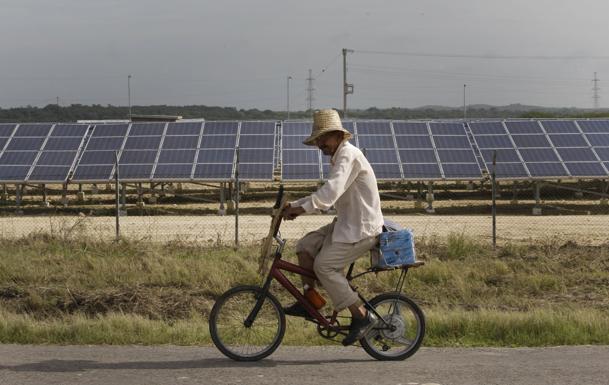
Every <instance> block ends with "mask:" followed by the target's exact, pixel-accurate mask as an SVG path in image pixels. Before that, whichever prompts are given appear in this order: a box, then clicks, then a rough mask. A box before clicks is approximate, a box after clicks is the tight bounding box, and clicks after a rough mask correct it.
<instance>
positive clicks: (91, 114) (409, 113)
mask: <svg viewBox="0 0 609 385" xmlns="http://www.w3.org/2000/svg"><path fill="white" fill-rule="evenodd" d="M132 113H133V114H138V115H179V116H182V117H183V118H185V119H192V118H204V119H206V120H225V119H236V120H245V119H265V120H266V119H277V120H281V119H285V118H286V115H287V114H286V112H284V111H271V110H258V109H248V110H245V109H237V108H235V107H217V106H199V105H192V106H167V105H155V106H133V107H132ZM310 116H311V114H310V112H306V111H293V112H290V118H291V119H305V118H309V117H310ZM348 116H349V117H350V118H354V119H461V118H463V107H446V106H422V107H417V108H397V107H393V108H382V109H381V108H376V107H370V108H367V109H355V110H349V111H348ZM127 117H128V108H127V107H123V106H111V105H108V106H102V105H98V104H94V105H82V104H72V105H70V106H65V107H64V106H57V105H54V104H49V105H47V106H45V107H32V106H27V107H18V108H8V109H2V108H0V122H75V121H76V120H97V119H126V118H127ZM601 117H603V118H604V117H609V109H599V110H594V109H582V108H574V107H561V108H551V107H539V106H527V105H522V104H510V105H507V106H491V105H486V104H475V105H471V106H467V118H470V119H473V118H601Z"/></svg>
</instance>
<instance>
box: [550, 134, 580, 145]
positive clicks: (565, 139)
mask: <svg viewBox="0 0 609 385" xmlns="http://www.w3.org/2000/svg"><path fill="white" fill-rule="evenodd" d="M549 136H550V140H551V141H552V144H553V145H554V146H555V147H588V143H587V142H586V139H584V137H583V136H582V135H581V134H559V135H556V134H554V135H549Z"/></svg>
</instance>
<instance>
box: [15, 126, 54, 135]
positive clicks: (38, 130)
mask: <svg viewBox="0 0 609 385" xmlns="http://www.w3.org/2000/svg"><path fill="white" fill-rule="evenodd" d="M51 127H53V125H52V124H38V123H36V124H20V125H19V127H17V131H15V134H14V135H13V136H42V137H46V136H47V135H48V134H49V132H50V131H51Z"/></svg>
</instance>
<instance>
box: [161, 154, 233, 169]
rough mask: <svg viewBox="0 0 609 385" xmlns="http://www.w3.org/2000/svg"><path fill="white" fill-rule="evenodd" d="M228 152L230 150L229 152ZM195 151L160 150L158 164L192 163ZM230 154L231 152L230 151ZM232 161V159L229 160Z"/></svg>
mask: <svg viewBox="0 0 609 385" xmlns="http://www.w3.org/2000/svg"><path fill="white" fill-rule="evenodd" d="M210 151H213V150H210ZM229 151H230V150H229ZM196 152H197V151H196V150H161V153H160V154H159V160H158V162H159V163H190V164H191V168H192V163H193V161H194V159H195V154H196ZM231 153H232V151H231ZM231 159H232V158H231Z"/></svg>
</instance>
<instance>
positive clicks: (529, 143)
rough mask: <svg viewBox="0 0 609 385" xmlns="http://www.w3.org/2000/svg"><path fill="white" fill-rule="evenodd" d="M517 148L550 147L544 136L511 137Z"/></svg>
mask: <svg viewBox="0 0 609 385" xmlns="http://www.w3.org/2000/svg"><path fill="white" fill-rule="evenodd" d="M512 139H513V140H514V143H516V146H517V147H524V148H527V147H528V148H530V147H552V145H551V144H550V142H548V139H547V138H546V136H545V135H512Z"/></svg>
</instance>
